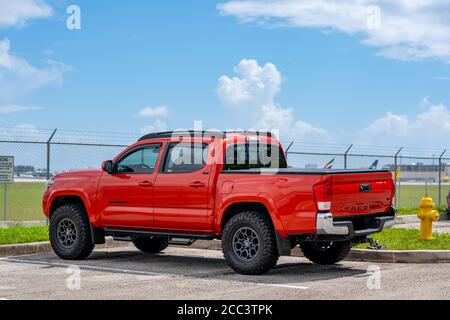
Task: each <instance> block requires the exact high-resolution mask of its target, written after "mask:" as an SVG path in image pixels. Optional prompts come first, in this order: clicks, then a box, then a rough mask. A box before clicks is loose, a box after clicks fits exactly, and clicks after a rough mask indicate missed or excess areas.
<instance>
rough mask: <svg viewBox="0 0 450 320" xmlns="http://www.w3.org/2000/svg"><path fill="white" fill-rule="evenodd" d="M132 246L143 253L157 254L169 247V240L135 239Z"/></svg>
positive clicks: (156, 238)
mask: <svg viewBox="0 0 450 320" xmlns="http://www.w3.org/2000/svg"><path fill="white" fill-rule="evenodd" d="M133 244H134V245H135V247H136V248H138V249H139V250H141V251H142V252H144V253H158V252H161V251H163V250H164V249H166V248H167V247H168V246H169V238H159V237H152V238H144V237H140V238H136V239H134V240H133Z"/></svg>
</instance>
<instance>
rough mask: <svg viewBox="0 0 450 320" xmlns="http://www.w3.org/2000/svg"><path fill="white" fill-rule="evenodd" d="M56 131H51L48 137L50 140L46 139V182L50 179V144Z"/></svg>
mask: <svg viewBox="0 0 450 320" xmlns="http://www.w3.org/2000/svg"><path fill="white" fill-rule="evenodd" d="M56 130H58V129H55V130H54V131H53V133H52V135H51V136H50V138H48V140H47V180H50V178H51V175H50V144H51V142H52V139H53V137H54V136H55V133H56Z"/></svg>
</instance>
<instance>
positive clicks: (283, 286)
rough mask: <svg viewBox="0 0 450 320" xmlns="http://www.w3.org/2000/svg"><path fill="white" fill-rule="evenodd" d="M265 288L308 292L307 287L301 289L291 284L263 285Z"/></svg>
mask: <svg viewBox="0 0 450 320" xmlns="http://www.w3.org/2000/svg"><path fill="white" fill-rule="evenodd" d="M264 285H265V286H269V287H278V288H286V289H299V290H308V289H309V287H302V286H296V285H291V284H267V283H265V284H264Z"/></svg>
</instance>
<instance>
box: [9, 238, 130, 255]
mask: <svg viewBox="0 0 450 320" xmlns="http://www.w3.org/2000/svg"><path fill="white" fill-rule="evenodd" d="M124 246H127V243H124V242H120V241H114V240H113V239H112V238H110V237H107V238H106V243H105V244H102V245H98V246H96V248H98V249H104V248H117V247H124ZM51 251H52V246H51V245H50V242H48V241H47V242H34V243H19V244H8V245H1V246H0V257H9V256H23V255H29V254H38V253H48V252H51Z"/></svg>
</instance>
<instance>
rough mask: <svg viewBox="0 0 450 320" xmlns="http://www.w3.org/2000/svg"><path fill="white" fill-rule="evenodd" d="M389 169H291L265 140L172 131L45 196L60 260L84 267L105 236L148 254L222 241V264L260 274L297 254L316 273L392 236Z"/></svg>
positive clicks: (60, 178) (58, 183)
mask: <svg viewBox="0 0 450 320" xmlns="http://www.w3.org/2000/svg"><path fill="white" fill-rule="evenodd" d="M393 199H394V182H393V179H392V175H391V173H390V172H389V171H387V170H325V169H324V170H317V169H313V170H305V169H296V168H290V167H288V165H287V161H286V155H285V153H284V151H283V148H282V146H281V143H280V142H279V141H278V140H277V138H276V137H275V136H274V135H272V134H270V133H263V132H244V131H243V132H215V131H214V132H206V131H202V132H197V131H183V132H182V131H175V132H163V133H153V134H148V135H145V136H143V137H142V138H141V139H140V140H139V141H138V142H136V143H135V144H133V145H132V146H130V147H128V148H126V150H124V151H123V152H121V153H120V154H119V155H118V156H117V157H116V158H115V159H114V160H110V161H105V162H103V164H102V169H101V170H100V169H99V170H83V171H75V172H67V173H62V174H58V175H56V176H55V177H53V178H52V179H50V180H49V181H48V182H47V190H46V191H45V194H44V197H43V207H44V212H45V215H46V216H47V217H48V219H49V221H50V227H49V234H50V241H51V245H52V247H53V250H54V251H55V253H56V254H57V255H58V256H59V257H60V258H62V259H67V260H78V259H84V258H87V257H88V256H89V255H90V253H91V252H92V250H93V248H94V246H95V245H97V244H102V243H104V242H105V236H111V237H113V238H114V239H115V240H122V241H132V242H133V243H134V245H135V246H136V248H138V249H139V250H141V251H142V252H144V253H150V254H156V253H158V252H161V251H163V250H164V249H166V248H167V247H168V246H169V245H170V244H173V245H191V244H192V243H193V242H195V241H196V240H198V239H203V240H213V239H220V240H221V243H222V250H223V254H224V257H225V260H226V262H227V263H228V265H229V266H230V267H231V268H232V269H233V270H235V271H236V272H238V273H242V274H253V275H256V274H263V273H266V272H268V271H269V270H271V269H272V268H273V267H274V266H275V265H276V263H277V261H278V258H279V257H280V256H284V255H290V253H291V250H292V249H293V248H295V247H296V246H300V248H301V250H302V251H303V253H304V255H305V257H306V258H308V259H309V260H311V261H312V262H314V263H317V264H334V263H337V262H339V261H341V260H342V259H344V258H345V257H346V256H347V254H348V253H349V251H350V249H351V248H352V246H354V245H355V244H359V243H366V242H368V241H369V238H368V236H369V235H371V234H373V233H377V232H380V231H382V230H383V229H385V228H389V227H392V226H393V225H394V223H395V215H396V211H395V209H394V207H393V206H392V204H393Z"/></svg>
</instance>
